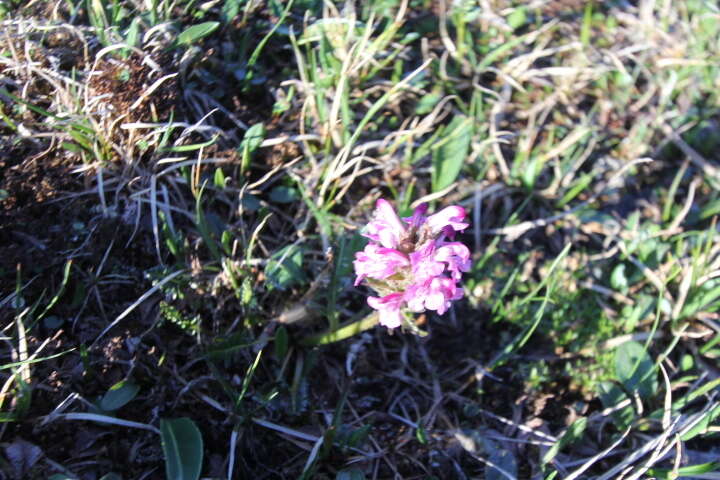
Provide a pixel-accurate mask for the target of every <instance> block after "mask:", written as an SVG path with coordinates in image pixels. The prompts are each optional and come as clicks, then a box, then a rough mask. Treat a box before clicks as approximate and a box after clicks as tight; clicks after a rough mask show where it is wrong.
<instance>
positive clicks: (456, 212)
mask: <svg viewBox="0 0 720 480" xmlns="http://www.w3.org/2000/svg"><path fill="white" fill-rule="evenodd" d="M465 215H466V213H465V209H464V208H463V207H461V206H459V205H453V206H451V207H446V208H443V209H442V210H440V211H439V212H437V213H436V214H434V215H430V216H429V217H428V218H427V224H428V226H429V227H430V230H432V231H433V232H434V233H440V232H442V231H443V229H444V228H445V227H448V226H449V227H451V228H452V229H453V230H454V231H456V232H460V231H462V230H465V229H466V228H467V227H469V226H470V224H469V223H465V222H463V220H464V219H465Z"/></svg>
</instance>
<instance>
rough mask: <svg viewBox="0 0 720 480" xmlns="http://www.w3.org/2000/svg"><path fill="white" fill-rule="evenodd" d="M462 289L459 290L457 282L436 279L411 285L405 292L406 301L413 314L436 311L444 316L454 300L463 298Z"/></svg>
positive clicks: (445, 278)
mask: <svg viewBox="0 0 720 480" xmlns="http://www.w3.org/2000/svg"><path fill="white" fill-rule="evenodd" d="M462 296H463V292H462V289H459V288H457V285H456V284H455V280H453V279H452V278H447V277H434V278H431V279H430V280H427V281H426V282H425V283H422V284H417V285H411V286H410V287H409V288H408V289H407V290H405V300H406V301H407V303H408V308H409V309H410V310H412V311H413V312H423V311H425V310H435V311H436V312H437V313H438V314H439V315H442V314H443V313H445V312H446V311H447V310H448V309H449V308H450V303H451V302H452V301H453V300H457V299H459V298H462Z"/></svg>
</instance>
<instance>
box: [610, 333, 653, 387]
mask: <svg viewBox="0 0 720 480" xmlns="http://www.w3.org/2000/svg"><path fill="white" fill-rule="evenodd" d="M615 375H616V377H617V380H618V381H619V382H620V383H622V384H623V386H624V387H625V389H626V390H627V391H628V392H635V391H637V392H638V394H639V395H640V397H641V398H643V399H648V398H650V397H651V396H652V395H654V394H655V392H656V391H657V388H658V380H657V371H656V369H655V364H654V363H653V361H652V359H651V358H650V355H648V353H647V350H645V347H643V346H642V345H641V344H640V343H638V342H625V343H623V344H622V345H620V346H619V347H618V348H617V350H616V351H615Z"/></svg>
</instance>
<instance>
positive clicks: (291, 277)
mask: <svg viewBox="0 0 720 480" xmlns="http://www.w3.org/2000/svg"><path fill="white" fill-rule="evenodd" d="M302 264H303V249H302V247H300V246H298V245H288V246H286V247H284V248H281V249H280V250H278V251H277V252H275V253H273V254H272V255H271V256H270V260H269V261H268V263H267V265H266V266H265V276H266V277H267V279H268V281H269V282H270V284H271V285H272V286H273V287H275V288H278V289H280V290H285V289H286V288H288V287H291V286H293V285H297V284H298V283H303V282H305V281H306V277H305V273H304V272H303V270H302Z"/></svg>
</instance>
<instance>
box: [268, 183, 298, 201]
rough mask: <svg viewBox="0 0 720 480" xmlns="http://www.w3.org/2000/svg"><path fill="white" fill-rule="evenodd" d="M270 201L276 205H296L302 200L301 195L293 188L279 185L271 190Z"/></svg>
mask: <svg viewBox="0 0 720 480" xmlns="http://www.w3.org/2000/svg"><path fill="white" fill-rule="evenodd" d="M270 200H272V201H273V202H275V203H295V202H297V201H298V200H300V194H299V193H298V191H297V190H295V189H294V188H292V187H285V186H283V185H279V186H277V187H275V188H273V189H272V190H270Z"/></svg>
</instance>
